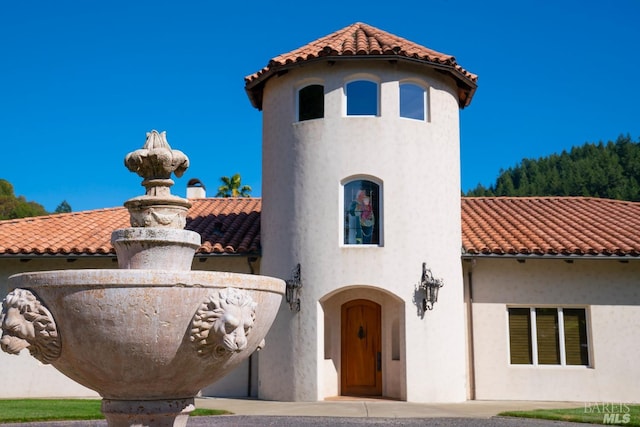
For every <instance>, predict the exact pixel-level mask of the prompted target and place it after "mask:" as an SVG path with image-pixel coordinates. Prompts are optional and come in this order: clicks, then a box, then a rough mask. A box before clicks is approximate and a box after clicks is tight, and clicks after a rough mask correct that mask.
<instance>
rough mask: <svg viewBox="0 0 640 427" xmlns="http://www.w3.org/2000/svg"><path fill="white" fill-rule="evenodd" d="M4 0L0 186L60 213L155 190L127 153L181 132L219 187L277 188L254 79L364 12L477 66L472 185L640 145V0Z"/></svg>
mask: <svg viewBox="0 0 640 427" xmlns="http://www.w3.org/2000/svg"><path fill="white" fill-rule="evenodd" d="M278 4H279V3H278V2H271V3H264V2H262V3H260V2H258V3H247V2H218V1H213V0H211V1H204V0H182V1H160V0H155V1H146V0H139V1H133V0H127V1H121V0H113V1H98V0H94V1H80V0H77V1H66V0H56V1H50V0H47V1H45V0H42V1H33V0H22V1H8V0H7V1H2V2H0V40H1V43H0V146H1V147H2V153H3V154H4V156H3V157H4V158H3V161H2V163H1V166H0V178H3V179H6V180H8V181H9V182H11V183H12V184H13V185H14V190H15V193H16V194H17V195H22V196H24V197H25V198H26V199H27V200H33V201H36V202H38V203H41V204H43V205H44V207H45V209H47V210H49V211H53V210H54V209H55V208H56V206H57V205H58V204H59V203H60V202H61V201H63V200H67V201H68V202H69V204H70V205H71V207H72V208H73V210H74V211H80V210H86V209H96V208H102V207H113V206H120V205H122V203H123V202H124V201H125V200H126V199H128V198H131V197H134V196H137V195H140V194H142V192H143V188H142V187H141V186H140V178H139V177H137V176H136V175H134V174H132V173H130V172H129V171H128V170H127V169H126V168H125V167H124V166H123V159H124V156H125V155H126V154H127V153H129V152H131V151H133V150H136V149H138V148H141V147H142V145H143V144H144V141H145V134H146V132H147V131H149V130H151V129H156V130H159V131H166V132H167V137H168V140H169V143H170V144H171V146H172V148H174V149H178V150H181V151H183V152H185V153H186V154H187V155H188V156H189V158H190V161H191V167H190V168H189V170H187V172H186V174H185V175H184V177H183V178H181V179H179V180H177V182H176V186H174V193H175V194H178V195H180V196H184V195H185V194H184V188H185V186H186V182H187V181H188V180H189V179H190V178H199V179H200V180H201V181H202V182H204V184H205V185H206V186H207V189H208V193H209V195H213V194H214V193H215V190H216V188H217V186H218V184H219V178H220V176H223V175H225V176H229V175H232V174H234V173H240V174H241V175H242V177H243V183H244V184H248V185H251V186H252V187H253V190H254V191H253V194H254V195H255V196H260V194H261V179H260V174H261V166H260V162H261V160H260V158H261V152H260V145H261V142H260V138H261V125H262V122H261V120H262V117H261V113H260V112H259V111H258V110H256V109H254V108H253V107H252V106H251V104H250V102H249V100H248V98H247V96H246V94H245V92H244V77H245V76H246V75H249V74H252V73H253V72H255V71H257V70H259V69H260V68H262V67H264V66H265V65H266V64H267V63H268V61H269V59H271V58H272V57H274V56H277V55H278V54H280V53H284V52H289V51H291V50H293V49H295V48H297V47H300V46H302V45H304V44H306V43H308V42H310V41H313V40H315V39H317V38H320V37H322V36H324V35H327V34H329V33H332V32H334V31H336V30H339V29H341V28H343V27H345V26H347V25H349V24H352V23H354V22H365V23H367V24H370V25H373V26H375V27H378V28H380V29H382V30H385V31H388V32H390V33H393V34H396V35H398V36H401V37H404V38H407V39H409V40H412V41H414V42H416V43H419V44H422V45H424V46H427V47H429V48H432V49H434V50H437V51H440V52H444V53H448V54H452V55H454V56H455V57H456V58H457V60H458V62H459V63H460V64H461V65H462V66H463V67H464V68H466V69H467V70H469V71H471V72H473V73H475V74H478V75H479V80H478V86H479V87H478V91H477V92H476V95H475V97H474V100H473V102H472V103H471V106H470V107H468V108H466V109H464V110H462V111H461V114H460V115H461V153H462V187H463V188H462V190H464V191H466V190H468V189H470V188H473V187H475V186H476V185H477V184H478V183H482V184H484V185H486V186H488V185H490V184H492V183H493V182H494V181H495V179H496V177H497V175H498V173H499V171H500V169H501V168H505V169H506V168H508V167H510V166H514V165H515V164H517V163H518V162H519V161H520V160H521V159H522V158H525V157H527V158H538V157H541V156H546V155H549V154H552V153H556V152H558V153H559V152H561V151H562V150H563V149H569V148H570V147H571V146H574V145H581V144H583V143H585V142H598V141H601V140H602V141H608V140H615V139H616V138H617V137H618V136H619V135H620V134H625V135H626V134H630V135H631V137H632V138H633V139H634V140H638V138H639V137H640V107H639V102H640V80H639V79H638V70H640V47H639V46H638V44H639V42H640V24H639V23H638V18H639V17H640V1H638V0H611V1H609V2H602V1H591V0H586V1H585V0H583V1H574V0H560V1H554V2H552V1H528V0H522V1H492V0H488V1H484V2H477V1H467V0H459V1H448V0H433V1H404V2H396V3H393V2H378V1H368V2H364V3H363V2H351V3H349V2H346V3H345V2H342V1H333V0H327V1H322V2H307V3H298V4H297V5H296V7H291V6H287V5H284V4H283V5H282V6H278Z"/></svg>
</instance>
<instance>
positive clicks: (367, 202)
mask: <svg viewBox="0 0 640 427" xmlns="http://www.w3.org/2000/svg"><path fill="white" fill-rule="evenodd" d="M343 193H344V244H345V245H379V244H380V225H381V224H380V222H381V221H380V219H381V218H380V196H381V194H380V186H379V185H378V184H376V183H375V182H372V181H367V180H364V179H358V180H354V181H349V182H347V183H346V184H344V186H343Z"/></svg>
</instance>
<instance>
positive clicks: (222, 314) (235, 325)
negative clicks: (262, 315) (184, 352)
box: [190, 288, 264, 357]
mask: <svg viewBox="0 0 640 427" xmlns="http://www.w3.org/2000/svg"><path fill="white" fill-rule="evenodd" d="M256 307H257V303H255V302H254V301H253V299H252V298H251V296H250V295H249V294H248V293H246V292H243V291H241V290H238V289H235V288H226V289H223V290H220V291H218V292H217V293H215V294H213V295H210V296H209V298H208V299H207V300H206V301H205V302H204V303H202V305H201V306H200V308H199V309H198V311H197V312H196V314H195V316H194V317H193V321H192V324H191V336H190V339H191V341H192V342H194V343H195V344H196V346H197V351H198V354H200V355H202V356H206V355H212V356H213V357H223V356H225V355H228V354H230V353H233V352H240V351H242V350H244V349H245V348H246V347H247V337H248V335H249V333H250V332H251V329H252V328H253V324H254V322H255V317H256V315H255V313H256ZM261 345H264V344H263V343H261Z"/></svg>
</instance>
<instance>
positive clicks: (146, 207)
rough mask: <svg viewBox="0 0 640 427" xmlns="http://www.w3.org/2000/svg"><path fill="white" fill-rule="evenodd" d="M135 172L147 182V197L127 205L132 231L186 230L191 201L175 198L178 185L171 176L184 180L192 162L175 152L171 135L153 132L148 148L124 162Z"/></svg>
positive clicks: (146, 143)
mask: <svg viewBox="0 0 640 427" xmlns="http://www.w3.org/2000/svg"><path fill="white" fill-rule="evenodd" d="M124 164H125V166H126V167H127V169H129V170H130V171H131V172H135V173H137V174H138V175H140V176H141V177H143V178H144V180H143V181H142V185H143V186H144V187H145V189H146V192H145V195H144V196H138V197H134V198H133V199H129V200H127V201H126V202H125V204H124V205H125V207H126V208H127V209H128V210H129V216H130V219H131V226H132V227H167V228H179V229H182V228H184V226H185V224H186V216H187V210H188V209H189V208H190V207H191V203H190V202H189V201H188V200H187V199H183V198H181V197H177V196H174V195H172V194H171V189H170V187H171V186H172V185H173V184H174V182H173V180H172V179H171V174H172V173H173V174H175V176H176V177H181V176H182V175H183V174H184V172H185V171H186V170H187V168H188V167H189V158H188V157H187V156H186V155H185V154H184V153H183V152H182V151H179V150H172V149H171V147H170V146H169V143H168V142H167V133H166V132H158V131H156V130H152V131H151V132H147V140H146V141H145V144H144V146H143V147H142V148H141V149H139V150H136V151H133V152H131V153H129V154H127V156H126V157H125V159H124Z"/></svg>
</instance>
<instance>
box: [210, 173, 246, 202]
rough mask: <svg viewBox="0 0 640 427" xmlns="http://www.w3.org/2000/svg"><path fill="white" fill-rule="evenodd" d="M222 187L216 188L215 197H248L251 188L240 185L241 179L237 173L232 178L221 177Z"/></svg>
mask: <svg viewBox="0 0 640 427" xmlns="http://www.w3.org/2000/svg"><path fill="white" fill-rule="evenodd" d="M220 181H222V185H221V186H220V187H218V193H217V194H216V197H250V196H251V194H250V193H251V187H250V186H248V185H242V178H241V177H240V174H239V173H237V174H235V175H233V176H232V177H228V176H222V177H220Z"/></svg>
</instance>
